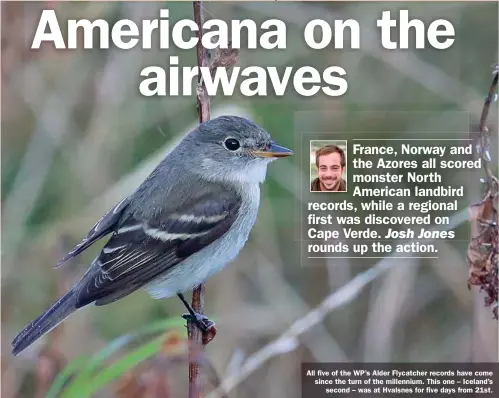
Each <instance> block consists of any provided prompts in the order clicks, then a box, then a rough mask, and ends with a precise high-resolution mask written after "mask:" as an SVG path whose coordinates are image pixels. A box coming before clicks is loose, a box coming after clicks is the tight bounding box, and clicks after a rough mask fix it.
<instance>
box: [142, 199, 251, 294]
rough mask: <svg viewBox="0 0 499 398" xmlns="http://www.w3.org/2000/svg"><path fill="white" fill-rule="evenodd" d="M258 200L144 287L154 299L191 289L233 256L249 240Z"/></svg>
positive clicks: (233, 257) (234, 256)
mask: <svg viewBox="0 0 499 398" xmlns="http://www.w3.org/2000/svg"><path fill="white" fill-rule="evenodd" d="M257 198H258V200H257V201H252V202H254V203H249V204H248V205H247V206H245V208H241V212H240V216H239V217H238V219H237V220H236V221H235V222H234V225H233V226H232V227H231V229H230V230H229V231H228V232H227V233H226V234H225V235H224V236H223V237H221V238H220V239H218V240H217V241H215V242H213V243H212V244H211V245H210V246H208V247H206V248H204V249H203V250H201V251H200V252H198V253H196V254H194V255H192V256H191V257H189V258H188V259H186V260H184V261H183V262H182V263H180V264H178V265H177V266H175V267H174V268H173V269H171V270H170V271H169V272H167V273H166V274H164V275H162V276H160V277H158V278H157V279H156V280H155V281H153V282H151V283H149V284H148V285H147V286H146V287H145V289H146V290H147V292H148V293H149V294H150V295H151V296H152V297H154V298H156V299H161V298H168V297H172V296H175V295H176V294H177V293H182V292H185V291H187V290H191V289H194V288H195V287H197V286H198V285H200V284H201V283H204V282H205V281H206V280H207V279H208V278H209V277H210V276H212V275H213V274H215V273H217V272H218V271H220V270H221V269H222V268H224V267H225V265H227V264H228V263H229V262H231V261H232V260H234V259H235V258H236V257H237V255H238V254H239V252H240V251H241V249H242V248H243V247H244V244H245V243H246V241H247V240H248V236H249V233H250V230H251V228H253V225H254V223H255V221H256V215H257V212H258V204H259V195H258V196H257Z"/></svg>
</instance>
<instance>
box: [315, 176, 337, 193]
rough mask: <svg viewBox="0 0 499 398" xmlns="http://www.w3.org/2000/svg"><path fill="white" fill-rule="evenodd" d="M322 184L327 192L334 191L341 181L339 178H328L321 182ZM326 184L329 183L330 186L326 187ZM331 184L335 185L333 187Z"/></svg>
mask: <svg viewBox="0 0 499 398" xmlns="http://www.w3.org/2000/svg"><path fill="white" fill-rule="evenodd" d="M320 182H321V185H322V187H323V188H324V189H325V190H326V191H333V190H334V189H336V188H337V187H338V185H339V184H340V179H339V178H328V179H322V180H320ZM325 182H327V183H328V186H326V183H325ZM331 183H332V184H333V185H332V186H331Z"/></svg>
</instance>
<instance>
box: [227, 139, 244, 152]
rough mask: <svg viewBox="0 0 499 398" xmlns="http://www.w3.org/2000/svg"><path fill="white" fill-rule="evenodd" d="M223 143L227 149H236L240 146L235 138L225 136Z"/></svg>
mask: <svg viewBox="0 0 499 398" xmlns="http://www.w3.org/2000/svg"><path fill="white" fill-rule="evenodd" d="M224 145H225V147H226V148H227V149H228V150H229V151H237V150H238V149H239V148H240V147H241V144H240V143H239V141H238V140H236V139H235V138H227V139H226V140H225V141H224Z"/></svg>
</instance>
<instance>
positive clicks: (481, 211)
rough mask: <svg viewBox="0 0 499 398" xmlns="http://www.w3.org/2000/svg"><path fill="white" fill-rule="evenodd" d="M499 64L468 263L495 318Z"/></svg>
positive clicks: (481, 145) (483, 140) (482, 142)
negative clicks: (494, 119)
mask: <svg viewBox="0 0 499 398" xmlns="http://www.w3.org/2000/svg"><path fill="white" fill-rule="evenodd" d="M498 74H499V65H496V67H495V70H494V78H493V80H492V83H491V85H490V87H489V92H488V95H487V97H486V98H485V103H484V105H483V109H482V114H481V117H480V125H479V132H480V137H479V142H478V144H477V148H476V149H477V154H478V156H479V157H480V160H481V161H482V164H483V168H484V171H485V175H486V178H485V179H483V182H484V183H485V184H486V187H485V195H484V198H483V200H482V201H480V202H479V203H477V204H474V205H472V206H471V207H470V209H471V214H472V231H473V237H472V239H471V242H470V244H469V245H468V256H467V257H468V266H469V278H468V287H470V286H471V285H475V286H480V290H484V291H485V293H486V297H485V299H484V301H485V305H486V306H492V307H493V310H492V312H493V314H494V318H495V319H499V303H498V292H499V283H498V282H499V281H498V263H499V249H498V245H499V227H498V198H499V182H498V180H497V177H495V176H494V175H493V174H492V170H491V169H490V163H491V161H492V158H491V155H490V149H491V144H490V135H489V129H488V127H487V117H488V114H489V109H490V105H491V104H492V103H493V102H495V101H497V84H498Z"/></svg>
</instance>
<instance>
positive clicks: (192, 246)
mask: <svg viewBox="0 0 499 398" xmlns="http://www.w3.org/2000/svg"><path fill="white" fill-rule="evenodd" d="M292 154H293V152H292V151H291V150H290V149H288V148H285V147H283V146H281V145H279V144H277V143H276V142H275V141H274V140H273V139H272V137H271V135H270V134H269V133H268V132H267V131H266V130H264V129H263V128H262V127H261V126H259V125H257V124H256V123H254V122H253V121H251V120H249V119H246V118H243V117H239V116H220V117H217V118H214V119H211V120H209V121H206V122H204V123H200V124H199V125H198V126H197V127H196V128H195V129H193V130H192V131H191V132H189V133H188V134H187V135H186V136H185V137H184V138H183V139H182V140H181V141H180V142H179V144H178V145H177V146H176V147H174V148H173V149H172V150H171V151H170V152H169V153H168V154H166V156H165V157H164V158H163V160H162V161H161V162H160V163H159V164H158V165H157V166H156V168H155V169H154V170H153V171H152V172H151V174H150V175H149V176H148V177H147V178H146V179H145V180H144V181H143V182H142V183H141V184H140V185H139V186H138V188H137V189H136V190H135V191H134V192H133V193H132V194H131V195H129V196H127V197H125V198H123V199H122V200H121V201H119V202H118V203H117V204H116V205H115V206H114V207H113V208H111V209H110V210H109V211H108V212H107V213H105V214H104V216H102V218H101V219H100V220H98V221H97V223H96V224H95V225H94V226H93V227H92V228H91V230H90V231H89V232H88V234H87V235H86V236H85V237H84V238H83V239H82V240H81V241H80V242H79V243H78V244H77V245H76V246H75V247H74V248H73V250H71V251H70V252H69V253H68V254H66V255H65V256H64V257H63V258H62V259H61V260H60V261H59V262H58V264H57V266H56V268H57V267H59V266H61V265H63V264H65V263H66V262H67V261H68V260H70V259H72V258H74V257H76V256H78V255H79V254H80V253H82V252H83V251H85V250H86V249H88V248H89V247H90V246H91V245H92V244H94V243H95V242H97V241H98V240H100V239H102V238H104V237H109V239H108V240H107V242H106V243H105V245H104V246H103V248H102V249H101V251H100V252H99V254H98V255H97V257H95V259H94V260H93V261H92V262H91V264H90V266H89V268H88V270H87V271H86V272H85V273H84V275H83V276H82V277H81V278H80V279H79V281H78V282H76V283H75V284H74V285H73V286H72V287H71V288H70V289H69V290H68V291H67V292H66V293H65V294H63V295H62V296H61V297H60V298H59V299H58V300H57V301H56V302H55V303H53V305H52V306H50V307H49V308H48V309H47V310H46V311H45V312H43V313H42V314H41V315H40V316H39V317H38V318H36V319H34V320H33V321H31V322H30V323H29V324H28V325H27V326H26V327H25V328H24V329H23V330H22V331H21V332H20V333H19V334H18V335H17V336H16V337H15V338H14V340H13V341H12V353H13V355H14V356H15V355H18V354H19V353H21V352H22V351H24V350H25V349H26V348H27V347H29V346H30V345H31V344H33V343H34V342H35V341H36V340H38V339H39V338H40V337H42V336H43V335H45V334H47V333H49V332H50V331H51V330H52V329H54V328H55V327H56V326H58V325H59V324H60V323H61V322H63V321H64V320H65V319H66V318H67V317H69V316H70V315H71V314H73V313H74V312H75V311H76V310H78V309H81V308H83V307H86V306H88V305H91V304H93V305H95V306H103V305H107V304H110V303H113V302H115V301H117V300H119V299H121V298H123V297H125V296H128V295H129V294H131V293H133V292H135V291H136V290H138V289H141V288H143V289H144V290H146V291H147V293H148V294H149V295H150V296H151V297H152V298H154V299H166V298H170V297H173V296H178V297H179V298H180V300H181V301H182V302H183V303H184V305H185V306H186V307H187V309H188V311H189V314H184V315H183V317H184V318H186V319H190V320H192V321H193V322H194V323H195V324H196V325H197V326H198V327H199V328H200V329H201V330H202V331H206V330H207V328H208V327H209V326H210V325H211V324H213V323H212V322H211V321H209V320H208V318H207V317H205V316H204V315H201V314H199V313H196V312H195V311H194V310H193V309H192V308H191V307H190V305H189V303H188V302H187V300H186V299H185V297H184V295H183V293H184V292H187V291H190V290H193V289H194V288H196V287H197V286H199V285H200V284H201V283H204V282H205V281H206V280H207V279H208V278H209V277H210V276H212V275H213V274H215V273H217V272H218V271H220V270H221V269H223V268H224V267H225V266H226V265H227V264H228V263H230V262H231V261H233V260H234V259H235V258H236V257H237V255H238V254H239V252H240V251H241V249H242V248H243V246H244V245H245V243H246V242H247V240H248V238H249V234H250V231H251V229H252V228H253V225H254V224H255V222H256V219H257V213H258V208H259V204H260V185H261V184H262V183H263V182H264V181H265V178H266V173H267V166H268V164H269V163H270V162H272V161H274V160H276V159H278V158H283V157H287V156H290V155H292ZM210 322H211V323H210Z"/></svg>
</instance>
